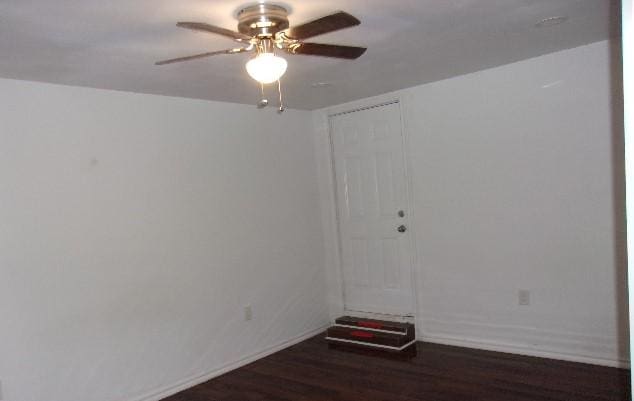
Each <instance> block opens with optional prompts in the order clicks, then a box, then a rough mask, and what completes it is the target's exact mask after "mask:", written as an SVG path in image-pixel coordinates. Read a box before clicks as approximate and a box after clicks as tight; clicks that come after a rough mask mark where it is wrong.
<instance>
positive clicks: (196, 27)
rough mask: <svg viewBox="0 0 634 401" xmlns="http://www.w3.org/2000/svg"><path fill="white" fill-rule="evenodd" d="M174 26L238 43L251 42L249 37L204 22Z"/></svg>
mask: <svg viewBox="0 0 634 401" xmlns="http://www.w3.org/2000/svg"><path fill="white" fill-rule="evenodd" d="M176 26H177V27H179V28H187V29H191V30H193V31H200V32H207V33H215V34H218V35H222V36H226V37H229V38H231V39H234V40H237V41H238V42H248V41H249V40H251V37H250V36H249V35H245V34H243V33H240V32H236V31H232V30H231V29H225V28H221V27H219V26H215V25H209V24H205V23H204V22H178V23H176Z"/></svg>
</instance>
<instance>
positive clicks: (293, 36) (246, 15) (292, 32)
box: [156, 4, 367, 112]
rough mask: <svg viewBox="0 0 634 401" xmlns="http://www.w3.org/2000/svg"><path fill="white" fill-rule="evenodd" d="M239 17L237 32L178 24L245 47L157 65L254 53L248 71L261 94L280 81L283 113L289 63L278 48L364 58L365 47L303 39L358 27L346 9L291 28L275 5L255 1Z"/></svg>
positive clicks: (285, 14) (199, 24) (201, 24)
mask: <svg viewBox="0 0 634 401" xmlns="http://www.w3.org/2000/svg"><path fill="white" fill-rule="evenodd" d="M237 18H238V31H237V32H236V31H232V30H230V29H226V28H222V27H219V26H215V25H210V24H206V23H204V22H178V23H177V24H176V26H178V27H180V28H187V29H191V30H194V31H201V32H207V33H213V34H218V35H222V36H225V37H228V38H231V39H233V40H235V41H237V42H240V43H242V44H243V45H244V46H242V47H236V48H232V49H226V50H218V51H212V52H206V53H201V54H196V55H192V56H186V57H179V58H173V59H169V60H163V61H158V62H156V65H165V64H172V63H178V62H182V61H190V60H195V59H200V58H205V57H211V56H216V55H220V54H240V53H249V52H253V53H254V54H255V56H254V57H253V58H252V59H250V60H249V61H248V62H247V63H246V70H247V72H248V74H249V75H250V76H251V77H252V78H253V79H255V80H256V81H258V82H259V83H260V84H261V90H262V95H263V93H264V85H265V84H271V83H274V82H277V83H278V91H279V93H280V107H279V110H278V111H280V112H282V111H284V106H283V105H282V95H281V84H280V78H281V77H282V75H284V73H285V72H286V68H287V66H288V64H287V62H286V60H285V59H283V58H282V57H279V56H277V55H276V54H275V52H276V51H282V52H285V53H287V54H291V55H294V54H300V55H307V56H323V57H333V58H340V59H349V60H353V59H357V58H359V57H361V55H362V54H363V53H365V51H366V50H367V49H366V48H365V47H356V46H342V45H332V44H324V43H312V42H304V40H305V39H309V38H312V37H315V36H318V35H322V34H325V33H329V32H334V31H338V30H340V29H344V28H349V27H353V26H357V25H359V24H360V23H361V21H359V20H358V19H357V18H355V17H353V16H352V15H350V14H348V13H346V12H343V11H340V12H337V13H334V14H331V15H327V16H325V17H322V18H319V19H316V20H314V21H310V22H307V23H304V24H302V25H298V26H293V27H290V25H289V22H288V10H287V9H286V8H284V7H282V6H279V5H274V4H256V5H251V6H248V7H245V8H243V9H242V10H240V11H239V12H238V14H237ZM263 97H264V96H263ZM266 104H268V101H266V100H265V99H262V100H261V101H260V103H258V107H264V106H266Z"/></svg>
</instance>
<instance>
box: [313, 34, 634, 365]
mask: <svg viewBox="0 0 634 401" xmlns="http://www.w3.org/2000/svg"><path fill="white" fill-rule="evenodd" d="M612 53H613V51H612V50H611V48H610V46H609V44H608V43H607V42H600V43H595V44H591V45H588V46H584V47H579V48H576V49H571V50H566V51H562V52H558V53H554V54H550V55H546V56H542V57H539V58H535V59H530V60H526V61H522V62H519V63H515V64H510V65H506V66H502V67H498V68H494V69H490V70H486V71H481V72H478V73H474V74H469V75H465V76H461V77H457V78H453V79H449V80H445V81H440V82H436V83H432V84H427V85H423V86H419V87H415V88H411V89H407V90H403V91H399V92H396V93H392V94H388V95H385V96H380V97H377V98H373V99H365V100H363V101H359V102H354V103H351V104H346V105H341V106H337V107H333V108H329V109H326V110H322V111H321V112H320V113H319V114H320V116H319V117H317V118H316V122H317V124H316V126H317V135H318V138H317V140H318V143H319V144H320V148H321V153H320V154H319V158H318V160H320V163H321V169H320V181H321V182H322V184H321V189H322V201H323V202H324V203H325V204H328V205H333V203H332V201H331V198H332V193H331V192H330V189H329V183H328V180H329V179H330V177H329V175H330V174H331V171H330V168H329V162H328V155H327V152H328V146H327V135H328V133H327V131H328V130H327V125H326V121H327V120H326V119H325V117H324V116H325V115H326V114H328V113H331V112H336V111H342V110H346V109H348V110H349V109H353V108H355V107H358V106H364V105H369V104H377V103H379V102H381V101H386V100H391V99H400V100H401V103H402V110H403V116H404V124H405V131H406V133H405V134H406V136H407V140H408V142H409V146H408V149H407V151H406V153H407V157H408V159H409V163H410V167H411V180H412V201H413V206H414V208H413V209H414V210H413V214H414V221H413V225H414V227H413V228H414V231H415V236H416V247H417V252H418V254H417V255H418V262H417V266H416V271H415V273H416V280H417V291H418V316H417V318H418V320H417V323H418V330H419V338H421V339H424V340H429V341H436V342H444V343H450V344H459V345H467V346H474V347H479V348H488V349H499V350H505V351H511V352H519V353H527V354H533V355H545V356H552V357H557V358H564V359H572V360H579V361H586V362H593V363H600V364H608V365H618V364H620V363H621V362H623V361H625V360H627V359H628V357H627V332H626V327H627V311H626V302H625V263H624V249H623V238H624V237H623V235H622V232H621V231H622V229H623V227H622V225H620V224H619V223H617V222H619V221H622V220H623V214H622V199H621V195H622V191H623V187H622V156H621V154H620V152H622V145H620V142H619V141H620V140H619V139H618V138H620V137H621V133H622V131H621V130H622V126H621V123H620V122H618V120H619V119H620V115H621V114H620V110H619V108H620V101H619V99H618V97H619V96H618V95H616V94H615V93H616V92H613V86H614V87H615V86H616V85H615V82H618V81H619V77H618V74H612V73H611V70H612V69H613V67H615V68H614V69H618V68H619V67H620V65H619V61H618V60H619V59H618V55H614V56H613V55H612ZM611 58H612V59H613V61H612V63H615V64H614V65H611V61H610V60H611ZM618 85H620V83H619V84H618ZM613 121H614V123H613ZM613 138H614V139H613ZM615 141H616V142H615ZM324 212H325V213H324V216H323V219H324V221H325V222H330V229H329V231H327V234H330V236H331V237H334V235H335V234H336V232H335V230H333V229H332V227H333V226H334V224H332V222H333V215H334V211H333V210H332V208H330V209H328V208H327V209H326V210H325V211H324ZM325 227H326V228H327V230H328V227H329V226H327V225H325ZM617 232H619V234H617ZM327 244H328V245H329V246H330V248H331V249H330V251H329V253H328V254H327V255H326V256H327V258H328V259H327V260H328V263H329V266H330V267H331V268H330V272H329V275H328V277H329V287H330V290H329V300H330V304H331V305H330V307H331V314H337V313H340V312H341V295H340V294H341V289H340V283H339V282H338V280H339V279H340V275H338V274H337V269H338V267H337V250H336V247H335V245H336V241H329V242H328V243H327ZM520 289H527V290H529V291H530V292H531V305H530V306H518V291H519V290H520Z"/></svg>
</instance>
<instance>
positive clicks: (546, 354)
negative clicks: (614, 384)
mask: <svg viewBox="0 0 634 401" xmlns="http://www.w3.org/2000/svg"><path fill="white" fill-rule="evenodd" d="M418 339H419V340H420V341H424V342H428V343H434V344H443V345H453V346H456V347H466V348H475V349H481V350H485V351H495V352H504V353H508V354H518V355H526V356H535V357H539V358H548V359H558V360H562V361H570V362H579V363H588V364H592V365H601V366H608V367H613V368H623V369H629V367H630V362H629V361H626V360H616V359H607V358H597V357H589V356H583V355H571V354H565V353H560V352H554V351H544V350H539V349H533V348H528V347H523V346H521V345H517V344H500V343H493V342H486V341H480V340H470V339H464V338H455V337H440V336H428V335H424V334H422V335H419V338H418Z"/></svg>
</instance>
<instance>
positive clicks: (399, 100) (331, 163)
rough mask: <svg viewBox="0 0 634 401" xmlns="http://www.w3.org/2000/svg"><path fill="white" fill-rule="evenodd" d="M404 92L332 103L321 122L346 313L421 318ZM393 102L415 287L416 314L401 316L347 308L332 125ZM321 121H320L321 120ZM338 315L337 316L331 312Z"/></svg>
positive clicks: (342, 305) (335, 248) (338, 265)
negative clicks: (341, 117) (398, 126)
mask: <svg viewBox="0 0 634 401" xmlns="http://www.w3.org/2000/svg"><path fill="white" fill-rule="evenodd" d="M404 102H405V99H404V96H402V95H400V94H399V93H397V94H394V93H393V94H388V95H382V96H376V97H373V98H369V99H363V100H359V101H354V102H350V103H346V104H343V105H339V106H334V107H329V108H327V109H325V110H324V111H323V113H322V116H321V117H322V118H321V125H322V129H321V130H322V131H323V130H324V127H323V125H324V124H325V131H326V132H325V134H326V135H327V138H326V139H327V144H326V145H327V148H328V149H327V153H328V155H327V165H326V166H325V167H326V169H327V170H328V171H327V173H328V175H329V177H328V182H329V184H330V185H329V188H328V192H329V194H328V195H329V196H328V198H329V200H328V203H329V206H330V209H331V212H330V215H331V221H332V222H333V223H334V224H331V227H332V228H333V230H331V233H332V235H334V239H335V240H334V241H333V243H332V244H331V246H333V247H334V249H333V250H332V251H333V252H332V253H333V257H332V261H333V262H334V263H335V264H336V266H335V267H336V270H337V271H336V273H337V281H338V283H339V288H338V291H339V296H340V297H341V305H340V306H341V307H340V313H345V312H347V311H350V312H354V313H355V314H358V315H361V316H367V317H381V316H384V317H386V318H402V319H406V320H414V321H417V318H418V316H420V313H419V312H420V305H419V297H418V288H419V284H420V283H419V277H418V276H419V271H420V269H419V266H418V262H419V260H420V258H419V253H418V247H417V245H416V227H415V224H414V222H415V211H414V202H413V193H412V187H413V181H412V174H411V172H412V171H413V170H412V166H411V158H410V154H409V149H410V148H409V137H408V132H407V129H406V123H405V118H404V117H405V113H404V110H403V109H404ZM391 104H397V105H398V110H399V118H400V122H401V142H402V148H403V162H404V166H403V168H404V172H405V192H406V193H405V199H406V203H407V208H408V213H409V216H408V217H409V226H408V233H409V236H408V238H409V246H410V249H411V254H410V269H411V272H410V273H411V282H410V286H411V291H412V297H413V299H412V315H407V316H399V315H386V314H380V313H375V312H364V311H353V310H348V309H346V305H345V304H346V294H345V286H344V275H343V254H342V246H343V245H342V238H341V225H340V216H339V209H338V206H337V205H338V203H337V200H338V196H339V195H338V194H337V176H336V170H335V157H334V142H333V137H332V125H331V119H332V118H333V117H336V116H338V115H342V114H348V113H354V112H358V111H363V110H369V109H373V108H376V107H381V106H388V105H391ZM317 123H318V124H319V122H317ZM331 318H334V316H331Z"/></svg>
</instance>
